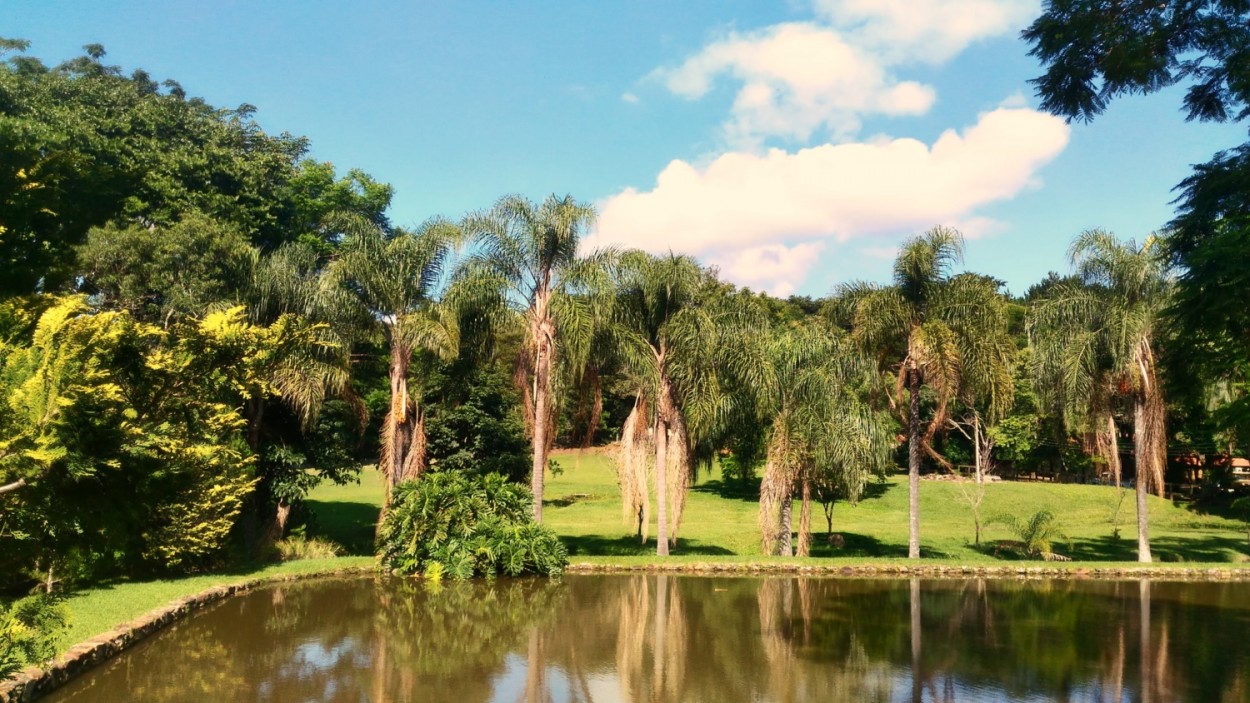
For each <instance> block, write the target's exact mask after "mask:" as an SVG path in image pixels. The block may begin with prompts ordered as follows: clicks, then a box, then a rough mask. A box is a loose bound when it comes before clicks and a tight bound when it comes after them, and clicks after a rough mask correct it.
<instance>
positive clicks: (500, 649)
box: [44, 574, 1250, 703]
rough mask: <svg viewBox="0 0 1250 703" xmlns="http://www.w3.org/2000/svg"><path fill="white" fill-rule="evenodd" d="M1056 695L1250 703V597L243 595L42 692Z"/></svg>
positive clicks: (1014, 584) (309, 698) (957, 589)
mask: <svg viewBox="0 0 1250 703" xmlns="http://www.w3.org/2000/svg"><path fill="white" fill-rule="evenodd" d="M1050 700H1062V701H1125V702H1127V701H1247V700H1250V583H1177V582H1157V581H1156V582H1154V583H1151V582H1149V581H1141V582H1138V581H1124V582H1106V581H1025V582H1021V581H996V580H983V579H969V580H935V581H927V580H910V581H909V580H868V579H838V578H805V577H769V578H746V577H732V578H713V577H699V576H675V575H656V574H650V575H593V576H590V575H587V576H575V575H569V576H566V577H564V578H563V579H561V580H558V581H546V580H525V581H506V580H499V581H496V582H494V583H445V584H443V585H442V586H441V587H432V586H429V585H427V584H423V583H421V582H418V581H411V580H401V579H390V578H371V577H369V578H353V579H339V580H327V581H314V582H305V583H295V584H288V585H280V586H273V587H267V588H263V589H259V590H256V591H254V592H251V593H248V594H247V595H243V596H240V597H237V598H233V599H230V600H227V601H224V602H223V603H221V604H219V605H217V606H214V607H212V608H210V609H208V610H205V611H203V612H201V613H199V614H196V615H195V616H193V617H191V618H190V619H188V620H185V621H183V622H181V623H179V624H177V625H175V626H173V627H171V628H169V629H167V630H165V631H163V632H161V633H159V634H157V635H154V636H152V637H151V638H149V639H147V640H145V641H143V642H142V643H140V644H139V645H137V646H136V647H134V648H132V649H131V650H129V651H127V652H126V653H124V654H122V655H121V656H119V657H117V658H116V659H113V660H112V661H110V662H108V663H105V664H104V665H102V666H100V667H98V668H96V669H94V670H92V671H90V672H88V673H86V674H85V675H83V676H82V677H81V678H78V679H76V680H74V681H72V682H70V683H69V684H68V685H67V686H65V687H64V688H62V689H60V690H58V691H56V692H54V693H53V694H51V695H50V696H48V697H47V698H45V699H44V701H49V702H55V703H69V702H73V703H86V702H88V701H90V702H92V703H113V702H118V703H120V702H122V701H125V702H127V703H132V702H133V703H175V702H182V701H188V702H191V701H194V702H196V703H199V702H200V701H212V702H219V703H244V702H247V703H252V702H269V703H304V702H328V703H349V702H350V703H391V702H399V701H457V702H463V703H472V702H476V701H483V702H486V701H490V702H507V703H514V702H516V701H552V702H555V703H564V702H568V703H573V702H580V701H586V702H589V701H598V702H603V703H606V702H612V701H716V702H720V701H778V702H791V701H1050Z"/></svg>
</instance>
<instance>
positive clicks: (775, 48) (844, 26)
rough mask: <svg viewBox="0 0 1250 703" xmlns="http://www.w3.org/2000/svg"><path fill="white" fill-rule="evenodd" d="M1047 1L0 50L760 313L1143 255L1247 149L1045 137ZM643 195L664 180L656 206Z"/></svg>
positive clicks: (448, 16)
mask: <svg viewBox="0 0 1250 703" xmlns="http://www.w3.org/2000/svg"><path fill="white" fill-rule="evenodd" d="M1038 10H1039V4H1038V2H1037V0H810V2H800V1H799V0H795V1H793V2H779V3H774V4H766V3H759V2H710V1H705V2H683V3H667V2H658V1H656V2H641V1H635V2H613V1H609V0H603V1H601V2H587V3H573V2H527V3H485V2H467V1H466V2H457V3H450V2H448V3H440V4H434V3H425V2H421V3H411V2H353V3H342V2H322V1H320V0H301V1H300V2H294V1H293V0H292V1H273V2H259V1H257V0H253V1H251V2H244V1H237V2H230V1H228V0H223V1H218V2H176V1H172V0H166V1H164V2H153V1H149V2H138V1H130V2H127V1H124V0H118V1H115V2H109V3H100V2H95V1H82V2H69V1H59V0H4V2H3V3H0V28H3V29H0V33H3V35H4V36H9V37H19V38H24V39H29V40H31V41H32V42H33V45H32V47H31V51H30V53H32V54H33V55H35V56H38V57H41V58H43V59H44V60H45V61H49V62H55V61H59V60H62V59H65V58H68V57H70V56H73V55H76V54H77V53H78V52H79V47H81V46H82V45H83V44H87V43H93V42H95V43H101V44H103V45H104V46H105V47H106V48H107V50H108V56H107V57H106V58H107V60H108V61H109V62H111V63H115V64H119V65H121V66H122V67H123V68H124V69H126V70H130V69H133V68H137V67H142V68H144V69H145V70H147V71H148V72H149V73H151V74H152V75H153V76H154V77H157V78H158V79H164V78H173V79H175V80H178V81H179V82H180V83H181V84H182V85H183V86H184V88H186V89H187V91H188V92H189V93H190V94H192V95H198V96H201V97H203V98H205V99H206V100H208V101H209V102H211V103H213V104H216V105H221V106H235V105H238V104H240V103H244V102H246V103H250V104H253V105H255V106H257V107H258V108H259V110H258V112H257V118H258V119H259V120H260V122H261V123H262V125H264V126H265V128H266V129H268V130H271V131H289V132H292V133H295V134H301V135H305V136H308V137H309V138H310V139H311V140H312V145H313V156H315V157H316V158H318V159H321V160H326V161H332V162H334V163H335V164H336V165H337V166H338V167H339V168H340V169H342V170H346V169H347V168H351V167H359V168H362V169H364V170H365V171H367V172H369V173H371V174H372V175H374V176H375V177H376V178H379V179H381V180H384V181H387V182H389V183H392V184H393V185H394V186H395V188H396V196H395V200H394V205H393V208H392V217H393V219H394V220H395V221H396V222H397V223H399V224H416V223H418V222H420V221H421V220H424V219H425V218H427V217H429V216H432V215H436V214H442V215H446V216H450V217H456V216H458V215H460V214H462V213H464V212H466V211H468V210H472V209H476V208H480V207H485V206H488V205H489V204H490V203H491V202H492V201H493V200H494V199H495V198H496V197H498V196H500V195H502V194H504V193H512V192H516V193H521V194H524V195H526V196H529V197H532V198H535V199H537V198H541V197H543V196H544V195H546V194H548V193H552V192H555V193H559V194H565V193H571V194H573V195H574V196H575V197H577V198H578V199H581V200H585V201H590V202H594V203H596V204H597V205H599V207H600V213H601V217H600V221H599V225H598V230H597V231H596V233H595V234H594V236H593V237H592V238H591V241H592V242H593V243H613V244H619V245H625V246H640V247H644V248H648V249H651V250H654V251H663V250H667V249H669V248H671V249H674V250H677V251H682V252H687V253H691V254H695V255H697V256H699V257H700V258H701V259H702V260H703V261H705V262H708V263H711V264H715V265H717V266H719V267H720V268H721V270H722V273H723V275H724V276H725V277H727V278H729V279H730V280H733V281H735V282H737V283H741V284H744V285H750V286H751V287H753V288H756V289H765V290H770V291H773V292H776V293H780V294H785V293H788V292H791V291H793V292H798V293H804V294H810V295H817V296H819V295H825V294H827V293H828V292H829V291H831V290H832V289H833V288H834V287H835V286H836V285H837V284H838V283H839V282H841V281H846V280H851V279H869V280H885V279H886V277H888V275H889V264H890V256H891V254H892V252H893V250H894V248H895V247H897V245H898V243H899V242H900V241H901V240H902V239H903V238H904V237H905V236H907V235H909V234H914V233H917V232H920V231H922V230H924V229H925V228H927V227H928V226H930V225H934V224H946V225H951V226H956V227H959V228H960V229H961V230H963V231H965V233H966V234H968V235H969V241H968V246H967V267H968V268H969V269H972V270H976V271H980V272H983V273H988V274H991V275H994V276H997V277H999V278H1002V279H1004V280H1006V281H1007V282H1008V284H1009V286H1010V288H1011V289H1012V290H1013V291H1016V292H1022V291H1023V290H1024V289H1026V288H1027V287H1028V286H1029V285H1030V284H1031V283H1033V282H1035V281H1036V280H1038V279H1040V278H1041V277H1043V276H1044V275H1045V274H1046V273H1047V271H1050V270H1060V271H1066V270H1067V264H1066V260H1065V251H1066V248H1067V245H1068V243H1069V242H1070V240H1071V238H1072V237H1073V236H1074V235H1075V234H1077V233H1078V232H1079V231H1081V230H1082V229H1085V228H1089V227H1095V226H1097V227H1104V228H1107V229H1111V230H1113V231H1115V232H1116V233H1118V234H1119V235H1121V236H1123V237H1136V238H1139V239H1140V238H1141V237H1142V236H1144V235H1145V234H1147V233H1148V232H1150V231H1151V230H1153V229H1155V228H1157V227H1159V226H1161V225H1162V224H1163V223H1165V222H1166V221H1167V220H1168V219H1169V217H1170V216H1171V214H1172V206H1171V204H1170V202H1171V200H1172V198H1173V197H1174V193H1173V192H1172V187H1173V186H1174V185H1175V184H1176V183H1177V182H1178V181H1180V180H1181V179H1182V178H1183V177H1184V176H1185V175H1186V173H1187V172H1188V170H1189V166H1190V165H1191V164H1193V163H1197V162H1201V161H1205V160H1206V159H1208V158H1209V157H1210V155H1211V154H1212V153H1214V152H1215V151H1217V150H1218V149H1220V148H1226V147H1229V146H1232V145H1234V144H1238V143H1240V142H1241V141H1242V139H1243V132H1242V130H1241V128H1239V127H1236V126H1227V125H1226V126H1220V125H1198V124H1187V123H1185V122H1184V120H1183V116H1182V115H1181V114H1180V112H1179V111H1178V109H1177V108H1178V106H1179V99H1180V97H1179V92H1178V91H1175V90H1173V91H1167V92H1165V93H1163V94H1160V95H1156V96H1151V97H1133V98H1126V99H1122V100H1120V101H1119V102H1116V103H1114V104H1113V106H1112V107H1111V109H1110V110H1109V111H1108V113H1107V114H1106V115H1104V116H1103V117H1102V118H1100V119H1099V120H1096V121H1095V122H1094V123H1093V124H1089V125H1085V124H1072V125H1064V124H1063V123H1062V121H1060V120H1057V119H1055V118H1052V117H1050V116H1047V115H1043V114H1040V113H1037V112H1036V111H1035V110H1034V109H1033V108H1034V107H1035V106H1036V104H1037V101H1036V100H1035V98H1034V97H1033V95H1032V90H1031V88H1030V87H1029V85H1028V84H1027V80H1028V79H1029V78H1031V77H1033V76H1035V75H1036V74H1037V73H1038V72H1039V68H1038V66H1037V64H1036V62H1035V61H1034V60H1033V59H1031V58H1030V57H1028V56H1027V46H1026V45H1025V44H1023V43H1022V42H1021V41H1020V40H1019V39H1018V38H1017V37H1018V32H1019V29H1020V28H1021V27H1022V26H1023V25H1024V24H1027V22H1028V21H1029V20H1030V19H1031V18H1032V17H1033V16H1035V15H1036V14H1037V13H1038ZM657 179H659V180H658V181H657Z"/></svg>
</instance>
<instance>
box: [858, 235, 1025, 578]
mask: <svg viewBox="0 0 1250 703" xmlns="http://www.w3.org/2000/svg"><path fill="white" fill-rule="evenodd" d="M962 257H963V236H962V235H961V234H960V233H959V232H957V231H955V230H953V229H949V228H945V227H934V228H933V229H931V230H929V231H928V232H925V233H924V234H923V235H921V236H918V237H914V238H912V239H910V240H908V241H907V242H906V243H904V244H903V247H902V250H901V251H900V252H899V255H898V258H897V259H895V261H894V282H893V285H890V286H877V285H872V284H865V283H859V284H852V285H850V286H847V287H845V288H844V289H843V291H842V301H841V306H842V307H843V308H844V309H845V308H849V313H850V315H849V317H850V321H851V325H852V329H853V335H854V338H855V339H856V340H857V341H858V342H859V343H860V344H861V345H862V346H863V348H864V349H866V350H868V351H869V352H870V353H871V354H873V355H874V356H875V357H876V358H877V359H878V361H879V363H880V365H881V366H882V367H883V368H884V369H888V370H890V371H891V372H892V373H893V374H894V376H895V384H894V393H893V395H892V397H891V402H892V403H893V405H894V407H896V408H900V410H902V412H900V416H901V418H902V420H903V422H904V424H905V425H906V426H907V431H908V462H907V464H908V471H907V473H908V490H909V508H908V513H909V515H908V517H909V523H910V526H909V534H908V545H907V554H908V556H909V557H910V558H912V559H917V558H919V557H920V464H921V458H922V455H923V454H927V455H928V456H929V457H931V458H932V459H933V460H934V461H937V462H938V463H939V464H942V465H944V466H945V465H947V462H946V460H945V459H944V458H943V457H942V456H941V455H940V454H938V453H937V452H936V451H935V450H934V449H933V445H932V440H933V437H934V435H935V434H936V433H937V432H938V431H939V430H941V429H943V428H944V427H945V426H946V422H947V419H948V409H949V406H950V403H951V402H952V401H953V400H954V399H955V398H956V397H957V396H958V395H959V393H960V391H961V388H963V387H964V384H965V381H966V382H968V383H970V384H972V385H975V386H978V387H981V388H984V389H985V393H986V394H988V395H989V396H990V397H993V398H999V397H1006V398H1008V402H1009V399H1010V392H1009V386H1010V381H1011V377H1010V371H1008V373H1007V374H1006V375H1005V379H1006V383H1007V387H1006V388H1005V387H1003V386H1002V383H1003V379H1004V375H1003V374H1002V373H1001V369H1003V368H1007V369H1010V368H1011V363H1010V356H1009V354H1010V349H1009V345H1006V346H1005V345H1004V343H1003V340H1004V338H1005V337H1006V334H1005V330H1006V325H1007V317H1006V309H1005V307H1004V306H1003V305H1002V304H1001V301H1000V296H999V294H998V291H997V288H996V286H995V285H994V284H993V283H992V282H989V281H988V280H987V279H985V278H984V277H981V276H976V275H974V274H962V275H958V276H952V275H951V268H952V267H953V266H954V265H955V264H956V263H957V262H959V261H960V260H961V259H962ZM1004 354H1007V355H1008V356H1007V357H1006V358H1005V359H1004V358H1003V355H1004ZM923 388H927V389H929V390H930V392H931V393H932V395H933V402H934V406H935V407H934V411H933V415H932V417H931V418H930V419H929V422H928V424H927V426H926V425H925V423H924V422H923V421H922V419H921V412H920V409H921V390H922V389H923ZM904 393H905V394H906V396H907V398H906V405H905V406H904V405H903V399H902V397H901V396H903V395H904Z"/></svg>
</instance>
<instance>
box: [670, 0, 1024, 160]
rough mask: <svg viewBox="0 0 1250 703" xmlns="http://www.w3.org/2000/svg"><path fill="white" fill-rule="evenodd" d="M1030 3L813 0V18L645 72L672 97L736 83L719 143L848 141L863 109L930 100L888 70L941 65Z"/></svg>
mask: <svg viewBox="0 0 1250 703" xmlns="http://www.w3.org/2000/svg"><path fill="white" fill-rule="evenodd" d="M1037 5H1038V2H1037V0H814V7H815V10H816V11H817V14H818V16H819V17H820V19H821V20H823V21H822V22H790V23H785V24H776V25H772V26H770V27H767V28H765V29H762V30H759V31H755V32H749V33H736V32H731V33H729V34H728V35H726V36H724V37H722V38H720V39H717V40H716V41H713V42H711V43H710V44H708V45H707V46H705V47H704V48H703V49H701V50H700V51H698V52H697V53H695V54H693V55H692V56H690V57H689V58H687V59H686V60H685V61H684V62H683V63H682V64H681V65H679V66H677V67H675V68H660V69H657V70H656V71H654V72H653V73H652V76H653V77H655V78H658V79H660V80H661V81H662V82H663V83H664V85H665V86H666V87H667V88H668V89H669V90H670V91H672V92H673V93H674V94H677V95H680V96H682V97H685V98H688V99H692V100H693V99H698V98H702V97H703V96H704V95H706V94H707V93H708V91H709V90H710V89H711V87H712V84H713V82H714V81H715V80H717V79H718V78H720V77H721V76H724V75H728V76H730V77H732V78H733V79H734V80H735V81H737V82H738V83H739V84H740V87H739V89H738V92H737V95H736V97H735V99H734V103H733V107H732V109H731V113H732V114H731V118H730V119H729V120H728V121H727V122H726V123H725V125H724V132H725V136H726V138H727V141H728V142H729V143H730V144H731V145H733V146H735V147H738V148H744V147H747V148H749V147H757V146H758V145H760V144H761V143H762V142H763V141H764V140H766V139H768V138H770V137H781V138H784V139H790V140H794V141H797V142H806V141H808V140H809V139H810V138H811V137H812V135H813V134H815V133H817V132H818V131H820V130H823V131H824V132H825V133H827V134H828V135H829V136H831V137H832V138H833V139H835V140H839V141H841V140H847V139H850V138H851V137H853V136H854V135H855V133H856V132H857V131H858V130H859V128H860V120H861V118H862V117H864V116H868V115H885V116H901V115H919V114H924V113H926V112H928V111H929V109H930V108H931V107H932V105H933V103H934V102H935V101H936V99H937V96H936V93H935V91H934V89H933V88H932V87H931V86H928V85H925V84H923V83H919V82H916V81H910V80H903V79H900V78H899V77H897V76H896V73H897V71H898V69H900V68H902V67H905V66H907V65H912V64H940V63H942V62H945V61H947V60H948V59H950V58H951V57H952V56H954V55H955V54H957V53H958V52H960V51H961V50H963V49H964V48H965V47H967V46H968V45H969V44H970V43H972V42H974V41H977V40H979V39H984V38H986V37H991V36H997V35H1002V34H1006V33H1010V32H1013V31H1015V30H1017V29H1019V28H1020V27H1022V26H1023V24H1024V23H1025V22H1026V21H1027V20H1028V19H1029V18H1030V17H1031V16H1033V15H1035V14H1036V12H1037Z"/></svg>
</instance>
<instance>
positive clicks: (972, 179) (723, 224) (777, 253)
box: [587, 108, 1069, 290]
mask: <svg viewBox="0 0 1250 703" xmlns="http://www.w3.org/2000/svg"><path fill="white" fill-rule="evenodd" d="M1068 133H1069V129H1068V126H1067V125H1066V124H1065V123H1064V122H1063V120H1061V119H1059V118H1056V117H1053V116H1050V115H1046V114H1043V113H1040V112H1036V111H1034V110H1030V109H1022V108H999V109H996V110H994V111H992V112H988V113H985V114H983V115H981V116H980V118H979V119H978V121H977V123H976V124H975V125H973V126H971V127H969V128H967V129H965V130H963V132H962V133H961V132H956V131H954V130H948V131H947V132H944V133H943V134H942V135H941V136H940V137H939V138H938V139H937V140H936V141H935V142H934V143H933V144H932V145H926V144H924V143H922V142H920V141H918V140H915V139H882V140H877V141H873V142H868V143H850V144H838V145H835V144H825V145H821V146H817V147H812V148H806V149H800V150H798V151H794V152H790V151H784V150H781V149H771V150H769V151H767V152H766V153H763V154H754V153H749V152H729V153H725V154H722V155H721V156H719V157H717V158H716V159H714V160H713V161H712V162H711V163H710V164H708V165H707V166H706V167H705V168H696V167H695V166H692V165H691V164H689V163H687V162H685V161H682V160H680V159H679V160H674V161H673V162H671V163H670V164H669V165H668V166H667V167H666V168H665V169H664V170H663V171H662V172H661V173H660V175H659V177H658V178H657V180H656V185H655V187H654V188H652V189H651V190H649V191H639V190H636V189H633V188H630V189H627V190H625V191H623V192H621V193H619V194H617V195H615V196H612V197H610V198H608V199H607V200H606V201H604V202H603V203H601V204H600V208H599V212H600V216H599V224H598V227H597V229H596V231H595V233H594V234H593V235H592V236H591V237H589V238H588V241H587V245H588V246H592V247H593V246H602V245H605V244H617V245H622V246H629V247H639V248H643V249H647V250H649V251H653V252H665V251H669V250H670V249H671V250H673V251H678V252H682V253H689V254H694V255H697V256H701V257H703V258H704V260H706V261H708V262H710V263H714V264H717V265H719V266H720V267H721V269H722V272H723V273H724V274H725V276H726V278H728V279H729V280H732V281H735V282H738V283H743V284H746V285H751V286H752V287H759V288H765V289H770V290H784V286H785V285H786V284H789V285H791V286H793V285H797V284H798V283H800V282H801V280H802V277H803V276H804V275H806V273H807V271H808V270H809V269H810V267H811V265H812V264H813V263H814V262H815V260H816V256H817V255H818V254H819V253H820V251H821V247H822V246H823V244H824V243H825V242H827V241H829V240H833V241H846V240H849V239H852V238H867V237H873V236H874V235H875V236H884V237H888V238H895V237H897V236H898V235H900V234H903V233H908V232H917V231H920V230H923V229H925V228H927V227H929V226H932V225H934V224H956V225H960V226H965V227H969V228H970V229H971V230H972V231H970V232H969V234H972V235H976V234H980V233H983V232H986V231H989V230H990V229H992V228H993V227H994V226H995V223H994V222H993V221H992V220H988V219H986V218H983V217H978V216H976V214H975V210H976V209H977V208H979V207H982V206H984V205H986V204H988V203H992V202H996V201H1000V200H1005V199H1009V198H1012V197H1014V196H1015V195H1016V194H1018V193H1019V192H1021V191H1022V190H1024V189H1026V188H1029V187H1031V186H1034V185H1036V184H1037V172H1038V170H1039V169H1040V168H1041V167H1042V166H1043V165H1045V164H1046V163H1048V162H1049V161H1050V160H1051V159H1053V158H1054V157H1055V156H1056V155H1057V154H1058V153H1059V152H1060V151H1062V150H1063V148H1064V147H1065V146H1066V145H1067V142H1068Z"/></svg>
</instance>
